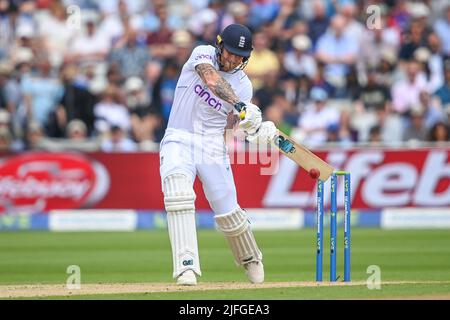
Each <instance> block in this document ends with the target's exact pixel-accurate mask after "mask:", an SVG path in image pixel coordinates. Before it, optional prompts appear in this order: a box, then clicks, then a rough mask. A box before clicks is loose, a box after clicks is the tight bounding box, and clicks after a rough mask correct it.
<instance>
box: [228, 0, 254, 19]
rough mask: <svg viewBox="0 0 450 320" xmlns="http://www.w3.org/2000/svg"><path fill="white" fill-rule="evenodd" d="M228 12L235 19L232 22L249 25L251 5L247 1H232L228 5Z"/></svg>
mask: <svg viewBox="0 0 450 320" xmlns="http://www.w3.org/2000/svg"><path fill="white" fill-rule="evenodd" d="M228 12H229V13H230V15H231V16H232V19H233V22H230V24H232V23H238V24H243V25H248V14H249V7H248V5H247V4H246V3H243V2H239V1H232V2H230V4H229V5H228Z"/></svg>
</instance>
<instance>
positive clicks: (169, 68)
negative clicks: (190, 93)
mask: <svg viewBox="0 0 450 320" xmlns="http://www.w3.org/2000/svg"><path fill="white" fill-rule="evenodd" d="M179 74H180V66H178V65H177V64H176V62H175V60H168V61H167V62H166V64H165V66H164V69H163V71H162V74H161V76H160V77H159V79H158V80H157V82H156V83H155V87H154V88H153V104H154V105H155V107H156V108H157V109H158V110H160V113H161V115H162V117H163V119H164V121H165V123H167V121H168V120H169V115H170V110H172V103H173V98H174V96H175V89H176V86H177V81H178V76H179Z"/></svg>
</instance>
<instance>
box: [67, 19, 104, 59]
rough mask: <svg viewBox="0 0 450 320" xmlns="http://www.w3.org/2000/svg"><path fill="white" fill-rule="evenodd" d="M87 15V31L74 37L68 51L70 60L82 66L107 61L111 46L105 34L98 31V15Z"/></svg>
mask: <svg viewBox="0 0 450 320" xmlns="http://www.w3.org/2000/svg"><path fill="white" fill-rule="evenodd" d="M83 16H85V27H86V31H85V32H83V33H82V34H78V35H76V36H75V37H74V39H73V42H72V43H71V45H70V48H69V50H68V52H67V55H66V59H67V60H68V62H74V63H80V64H81V65H82V66H83V65H87V64H92V63H97V64H100V63H102V62H104V61H105V58H106V57H107V55H108V52H109V50H110V48H111V44H110V42H109V39H108V38H107V36H105V35H104V34H102V33H100V32H97V30H96V28H97V21H98V17H97V16H96V15H87V14H86V15H83Z"/></svg>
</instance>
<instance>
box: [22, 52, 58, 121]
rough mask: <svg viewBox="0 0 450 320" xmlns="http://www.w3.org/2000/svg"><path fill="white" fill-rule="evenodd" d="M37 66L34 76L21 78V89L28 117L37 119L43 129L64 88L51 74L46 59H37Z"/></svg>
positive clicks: (48, 62)
mask: <svg viewBox="0 0 450 320" xmlns="http://www.w3.org/2000/svg"><path fill="white" fill-rule="evenodd" d="M37 68H38V73H37V74H36V76H33V77H26V78H25V79H23V81H22V90H23V94H24V104H25V107H26V110H27V114H28V116H29V119H32V120H34V121H37V122H38V123H39V124H40V125H41V126H42V128H44V130H45V128H46V126H47V125H48V123H49V118H50V115H51V113H52V112H53V111H54V110H55V109H56V108H57V106H58V103H59V101H61V98H62V96H63V94H64V88H63V86H62V84H61V82H60V81H59V79H57V78H54V77H53V76H52V74H51V65H50V61H49V60H48V59H45V58H42V59H40V60H38V62H37Z"/></svg>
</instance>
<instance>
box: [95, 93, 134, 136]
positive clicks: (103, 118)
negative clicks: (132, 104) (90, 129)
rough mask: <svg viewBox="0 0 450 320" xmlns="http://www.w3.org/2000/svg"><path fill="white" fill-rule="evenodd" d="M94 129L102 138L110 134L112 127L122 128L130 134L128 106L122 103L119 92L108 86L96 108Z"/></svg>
mask: <svg viewBox="0 0 450 320" xmlns="http://www.w3.org/2000/svg"><path fill="white" fill-rule="evenodd" d="M94 116H95V122H94V128H95V130H96V132H97V134H99V135H100V136H104V135H106V134H107V133H108V131H109V128H110V127H111V126H117V127H120V128H121V129H122V130H123V131H125V132H128V131H129V130H130V128H131V120H130V114H129V112H128V109H127V107H126V106H124V105H123V104H121V103H120V99H119V90H118V88H116V87H114V86H111V85H110V86H108V87H107V88H106V89H105V90H104V92H103V94H102V98H101V100H100V102H99V103H97V104H96V105H95V106H94Z"/></svg>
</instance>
